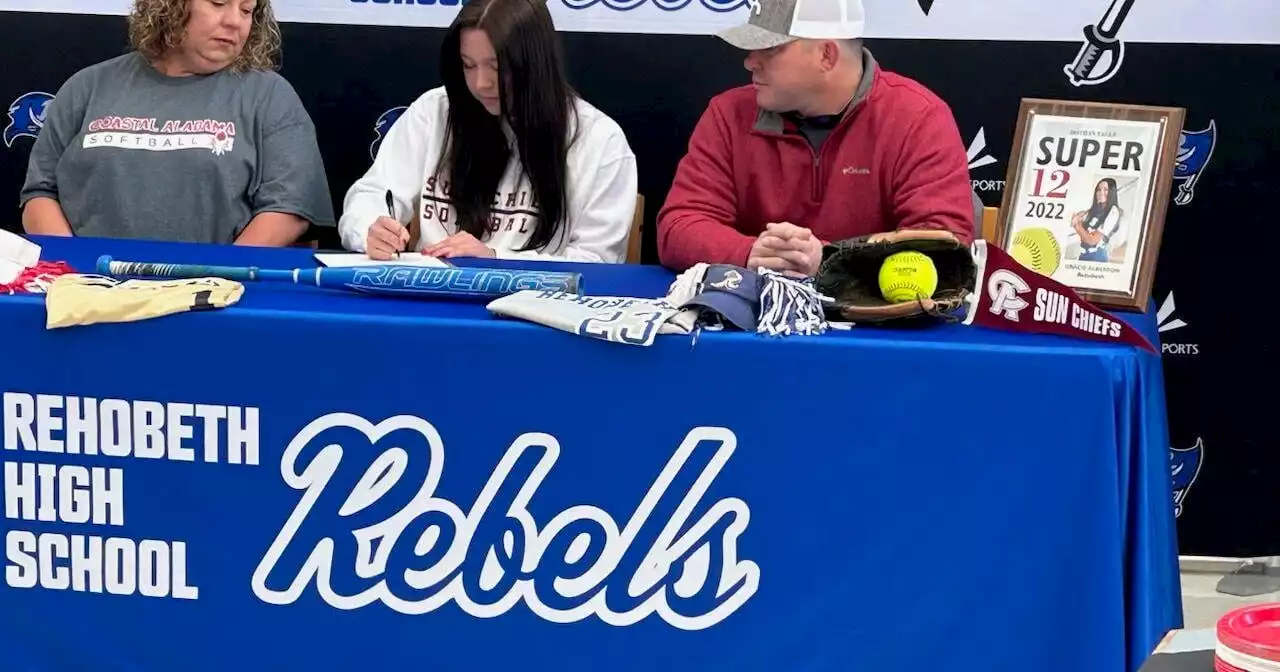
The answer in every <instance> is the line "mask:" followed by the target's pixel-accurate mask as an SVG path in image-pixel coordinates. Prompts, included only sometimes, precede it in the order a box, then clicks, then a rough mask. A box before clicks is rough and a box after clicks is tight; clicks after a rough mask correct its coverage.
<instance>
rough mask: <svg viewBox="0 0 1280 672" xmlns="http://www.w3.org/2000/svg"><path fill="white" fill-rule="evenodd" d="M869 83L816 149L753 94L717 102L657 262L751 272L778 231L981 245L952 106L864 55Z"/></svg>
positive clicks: (682, 179)
mask: <svg viewBox="0 0 1280 672" xmlns="http://www.w3.org/2000/svg"><path fill="white" fill-rule="evenodd" d="M863 64H864V72H863V76H862V82H861V83H860V84H859V85H858V90H857V92H856V94H855V95H854V98H853V101H852V102H851V103H850V106H849V108H848V110H847V111H846V112H845V114H844V116H843V117H842V118H841V119H840V120H839V122H837V124H836V126H835V127H834V128H833V129H831V131H830V134H829V135H828V136H827V138H826V139H825V140H824V141H823V142H822V143H821V145H819V148H818V149H817V150H815V149H813V148H812V147H811V146H810V144H809V142H808V141H807V140H806V139H805V136H804V135H802V134H801V133H800V132H799V129H798V127H797V126H796V125H795V123H794V122H793V121H792V120H791V119H789V118H787V117H786V116H784V115H779V114H776V113H772V112H767V111H765V110H761V109H760V108H759V107H757V105H756V99H755V91H754V87H752V86H743V87H739V88H736V89H732V90H730V91H728V92H725V93H723V94H720V95H718V96H716V97H715V98H713V99H712V100H711V104H710V105H709V106H708V107H707V110H706V112H705V113H703V115H702V118H701V119H700V120H699V121H698V125H697V127H696V128H695V129H694V131H693V136H692V137H691V138H690V140H689V151H688V153H687V154H686V155H685V157H684V158H683V159H682V160H681V161H680V166H679V168H678V169H677V171H676V177H675V181H674V182H673V183H672V185H671V191H670V192H669V193H668V195H667V200H666V203H665V204H664V205H663V207H662V210H661V211H660V212H659V213H658V223H657V224H658V254H659V257H660V258H661V260H662V264H663V265H664V266H667V267H669V268H672V269H674V270H677V271H681V270H684V269H687V268H689V267H690V266H693V265H694V264H696V263H699V262H706V263H712V264H736V265H739V266H743V265H746V263H747V256H748V254H749V253H750V251H751V245H752V243H754V242H755V240H756V237H757V236H759V234H760V232H762V231H764V229H765V226H766V225H767V224H769V223H771V222H791V223H792V224H796V225H797V226H803V227H805V228H808V229H809V230H811V231H812V232H813V233H814V235H816V236H818V238H819V239H821V240H823V241H825V242H834V241H839V240H844V239H846V238H852V237H854V236H860V235H865V234H870V233H879V232H882V231H892V230H895V229H904V228H916V229H946V230H949V231H952V232H954V233H955V234H956V235H957V236H959V237H960V238H961V240H963V241H965V242H966V243H967V242H969V241H971V240H972V238H973V225H974V221H973V220H974V203H973V188H972V185H971V182H970V178H969V165H968V159H967V157H966V156H965V148H964V141H963V140H962V139H961V137H960V131H959V129H958V128H957V127H956V122H955V118H954V117H953V116H952V114H951V109H950V108H949V107H948V106H947V105H946V103H944V102H942V100H941V99H940V98H938V97H937V96H936V95H935V94H933V93H932V92H930V91H929V90H928V89H926V88H925V87H924V86H922V85H921V84H919V83H918V82H915V81H913V80H911V79H908V78H906V77H903V76H901V75H897V74H894V73H891V72H885V71H883V70H881V69H880V68H879V66H877V65H876V62H875V60H874V59H873V58H872V57H871V54H870V52H866V51H864V55H863Z"/></svg>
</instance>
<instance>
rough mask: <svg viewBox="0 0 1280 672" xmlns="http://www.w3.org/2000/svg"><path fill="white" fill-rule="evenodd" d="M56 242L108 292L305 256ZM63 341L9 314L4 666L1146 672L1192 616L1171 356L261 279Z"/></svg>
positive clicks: (600, 282)
mask: <svg viewBox="0 0 1280 672" xmlns="http://www.w3.org/2000/svg"><path fill="white" fill-rule="evenodd" d="M38 242H40V243H41V244H42V245H43V246H44V258H45V259H51V260H57V259H61V260H66V261H68V262H70V263H71V264H73V265H74V266H76V267H78V268H81V269H91V268H92V263H93V260H94V259H95V258H96V257H97V255H98V254H101V253H107V254H111V255H113V256H114V257H115V258H117V259H125V260H133V261H165V262H203V263H217V264H237V265H238V264H256V265H261V266H264V267H280V268H292V267H295V266H308V267H309V266H312V265H314V262H313V261H312V260H311V258H310V252H309V251H306V250H297V249H294V250H262V249H256V250H250V249H239V248H214V247H204V246H183V245H169V244H159V243H138V242H123V241H116V242H111V241H101V240H89V239H77V240H50V239H39V240H38ZM582 270H583V271H584V273H585V274H586V281H587V287H588V288H589V289H590V290H591V291H592V293H597V294H624V295H627V294H630V295H636V296H650V297H651V296H660V295H662V294H663V293H665V290H666V287H667V284H668V282H669V281H670V277H671V276H670V275H669V274H667V273H666V272H665V271H662V270H661V269H657V268H635V267H582ZM1131 317H1132V316H1131ZM44 319H45V311H44V306H43V302H42V299H41V298H40V297H34V296H9V297H0V352H3V353H4V356H5V360H4V363H3V365H2V368H0V392H2V393H3V408H4V415H3V431H2V432H0V435H2V436H3V441H4V443H3V450H0V461H3V462H4V474H5V480H4V500H5V514H6V517H5V518H4V519H3V522H2V523H0V527H2V528H3V533H4V536H5V544H6V561H5V572H4V575H5V585H4V586H3V587H0V669H2V670H5V671H6V672H29V671H35V670H40V671H59V672H60V671H63V670H81V669H92V670H147V671H151V670H156V671H161V670H163V671H166V672H168V671H171V670H184V671H201V670H219V671H224V670H306V671H308V672H317V671H319V670H355V669H359V670H401V669H403V670H410V669H412V670H433V671H435V670H448V671H455V670H457V671H463V670H507V669H525V670H555V671H557V672H570V671H579V670H580V671H583V672H588V671H590V672H598V671H600V670H637V671H639V670H644V671H652V670H663V671H664V672H676V671H682V670H716V671H721V670H768V671H771V672H774V671H779V670H842V671H844V670H858V671H863V670H867V671H871V670H939V669H945V670H948V671H949V672H955V671H961V670H974V671H981V672H1001V671H1009V672H1015V671H1016V672H1025V671H1026V670H1030V669H1035V670H1038V671H1041V672H1047V671H1055V670H1062V671H1063V672H1067V671H1070V672H1079V671H1080V670H1089V671H1090V672H1109V671H1111V672H1122V671H1125V670H1129V671H1132V670H1135V669H1136V668H1137V667H1138V666H1139V665H1140V664H1141V662H1142V660H1143V659H1144V658H1145V657H1146V655H1147V653H1148V652H1149V651H1150V650H1151V647H1152V646H1153V645H1154V644H1155V643H1156V642H1157V641H1158V639H1159V637H1160V636H1161V635H1162V634H1163V633H1164V632H1165V631H1166V630H1167V629H1169V628H1172V627H1178V626H1180V625H1181V604H1180V597H1179V588H1178V577H1177V564H1176V547H1175V536H1174V518H1173V513H1172V511H1173V503H1172V499H1171V494H1170V475H1169V457H1168V455H1169V453H1168V442H1167V438H1166V434H1167V432H1166V420H1165V411H1164V393H1163V381H1162V375H1161V367H1160V361H1159V359H1158V358H1157V357H1155V356H1153V355H1151V354H1145V353H1141V352H1138V351H1135V350H1134V349H1132V348H1128V347H1120V346H1111V345H1106V344H1095V343H1088V342H1077V341H1071V340H1067V339H1062V338H1056V337H1047V336H1046V337H1028V336H1017V335H1012V334H1005V333H994V332H989V331H984V330H980V329H977V328H966V327H962V326H946V327H939V328H935V329H928V330H922V331H911V332H902V331H891V330H877V329H869V328H868V329H855V330H853V331H851V332H837V333H831V334H827V335H824V336H822V337H812V338H792V339H782V340H769V339H765V338H763V337H756V336H754V335H747V334H735V333H704V334H703V335H702V336H701V337H700V338H699V339H698V340H697V341H696V343H695V342H694V341H693V340H692V339H691V338H689V337H677V336H662V337H659V339H658V342H657V343H655V344H654V345H653V346H652V347H648V348H645V347H634V346H626V345H618V344H612V343H605V342H599V341H593V340H588V339H584V338H581V337H577V336H574V335H570V334H566V333H562V332H559V331H555V330H552V329H549V328H544V327H540V326H536V325H531V324H526V323H523V322H517V321H509V320H501V319H496V318H492V317H490V316H489V315H488V314H487V313H486V312H485V310H484V308H483V306H481V305H466V304H458V303H447V302H430V303H428V302H413V301H410V300H402V299H391V298H376V297H363V296H352V295H346V294H343V293H340V292H336V291H325V290H317V289H314V288H311V289H307V288H301V287H293V286H284V285H269V284H251V285H248V286H247V289H246V292H245V295H244V297H243V299H242V301H241V302H240V303H239V304H238V305H235V306H233V307H230V308H227V309H225V310H220V311H210V312H201V313H186V314H181V315H174V316H169V317H164V318H160V319H154V320H148V321H144V322H137V323H130V324H104V325H95V326H91V327H76V328H69V329H61V330H54V331H46V330H45V329H44ZM1136 321H1137V322H1138V324H1139V326H1140V328H1142V329H1144V331H1146V332H1147V333H1148V336H1149V337H1150V338H1151V339H1152V340H1153V341H1155V340H1156V336H1157V335H1156V333H1155V331H1156V330H1155V326H1154V321H1153V316H1152V315H1140V316H1136ZM87 413H93V414H95V415H94V416H93V417H90V416H88V415H87ZM86 417H87V418H88V420H87V421H86V420H84V419H83V418H86ZM32 449H40V450H32ZM41 451H43V452H41ZM86 453H91V454H86ZM26 465H31V466H26ZM45 465H52V466H45ZM72 556H75V557H74V559H68V558H72ZM118 593H127V594H118Z"/></svg>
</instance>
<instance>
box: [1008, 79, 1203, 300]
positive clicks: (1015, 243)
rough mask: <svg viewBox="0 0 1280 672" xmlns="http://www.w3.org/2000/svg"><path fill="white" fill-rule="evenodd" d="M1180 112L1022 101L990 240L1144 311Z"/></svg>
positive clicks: (1072, 283) (1052, 273)
mask: <svg viewBox="0 0 1280 672" xmlns="http://www.w3.org/2000/svg"><path fill="white" fill-rule="evenodd" d="M1185 115H1186V111H1185V110H1184V109H1182V108H1177V107H1150V106H1145V105H1116V104H1110V103H1087V102H1074V101H1061V100H1041V99H1035V98H1026V99H1023V101H1022V104H1021V106H1020V107H1019V110H1018V125H1017V129H1016V130H1015V132H1014V139H1013V150H1012V152H1011V153H1010V157H1009V173H1008V175H1007V176H1006V180H1005V190H1004V197H1003V199H1002V200H1001V204H1000V222H999V225H998V227H997V231H996V241H995V242H996V245H998V246H1000V248H1001V249H1003V250H1005V251H1007V252H1009V253H1010V254H1011V255H1012V256H1013V257H1014V258H1015V259H1017V260H1018V261H1020V262H1022V264H1023V265H1025V266H1027V267H1029V268H1031V269H1033V270H1035V271H1037V272H1038V273H1041V274H1043V275H1046V276H1049V277H1051V278H1053V279H1054V280H1057V281H1058V282H1061V283H1062V284H1064V285H1067V286H1068V287H1071V288H1072V289H1074V290H1076V292H1077V293H1079V294H1080V295H1081V296H1082V297H1083V298H1084V299H1086V300H1088V301H1091V302H1093V303H1094V304H1096V305H1099V306H1109V307H1114V308H1124V309H1129V310H1138V311H1142V312H1146V310H1147V304H1148V302H1149V300H1150V298H1151V281H1152V278H1153V276H1154V275H1155V268H1156V258H1157V257H1158V256H1159V253H1160V236H1161V233H1162V232H1163V230H1164V218H1165V213H1166V211H1167V209H1168V203H1169V197H1170V190H1171V189H1172V185H1173V167H1174V159H1175V158H1176V155H1177V149H1178V136H1179V134H1180V133H1181V131H1182V122H1183V118H1184V117H1185Z"/></svg>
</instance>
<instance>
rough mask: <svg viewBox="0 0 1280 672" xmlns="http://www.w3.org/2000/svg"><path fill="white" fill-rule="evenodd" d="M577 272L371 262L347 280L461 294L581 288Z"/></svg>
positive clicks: (382, 289) (363, 285)
mask: <svg viewBox="0 0 1280 672" xmlns="http://www.w3.org/2000/svg"><path fill="white" fill-rule="evenodd" d="M576 278H577V276H576V275H573V274H569V273H548V272H546V271H513V270H506V269H499V268H485V269H466V268H421V267H416V266H394V265H387V266H367V267H363V268H356V269H353V270H352V272H351V279H350V280H349V281H347V282H346V283H345V284H346V286H347V287H350V288H351V289H356V290H366V289H367V290H374V291H376V292H377V293H382V294H387V293H393V292H395V291H397V290H399V291H404V292H407V293H423V292H452V293H458V294H467V293H475V294H513V293H515V292H518V291H520V290H523V289H534V290H553V291H564V292H576V291H578V286H577V280H576Z"/></svg>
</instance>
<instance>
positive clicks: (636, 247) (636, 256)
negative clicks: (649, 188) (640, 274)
mask: <svg viewBox="0 0 1280 672" xmlns="http://www.w3.org/2000/svg"><path fill="white" fill-rule="evenodd" d="M643 242H644V196H642V195H640V194H636V213H635V216H633V217H632V219H631V236H630V237H629V238H627V263H628V264H638V263H640V251H641V249H642V248H643Z"/></svg>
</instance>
